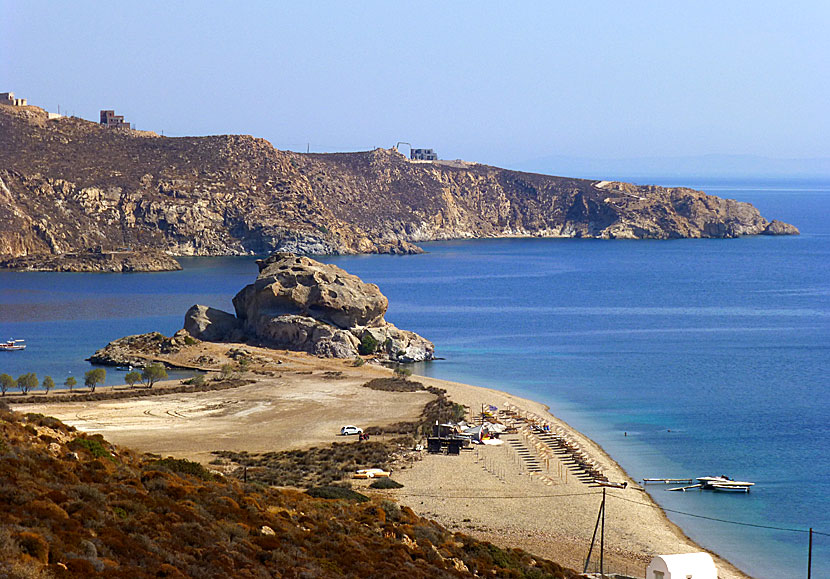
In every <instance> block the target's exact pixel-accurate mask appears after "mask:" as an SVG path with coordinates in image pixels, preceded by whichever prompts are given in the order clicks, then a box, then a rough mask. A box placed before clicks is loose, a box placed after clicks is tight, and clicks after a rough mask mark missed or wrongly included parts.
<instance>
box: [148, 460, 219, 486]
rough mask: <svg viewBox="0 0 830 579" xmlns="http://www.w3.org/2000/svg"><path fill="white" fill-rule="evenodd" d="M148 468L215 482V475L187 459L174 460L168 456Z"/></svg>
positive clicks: (150, 463) (153, 462) (152, 462)
mask: <svg viewBox="0 0 830 579" xmlns="http://www.w3.org/2000/svg"><path fill="white" fill-rule="evenodd" d="M147 466H150V467H153V468H159V469H163V470H168V471H170V472H174V473H177V474H189V475H192V476H195V477H196V478H200V479H202V480H213V478H214V476H213V474H212V473H211V472H210V471H209V470H208V469H206V468H205V467H203V466H202V465H201V464H199V463H198V462H194V461H192V460H187V459H185V458H173V457H171V456H168V457H167V458H163V459H160V460H153V461H150V462H149V463H147Z"/></svg>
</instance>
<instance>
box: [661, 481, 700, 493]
mask: <svg viewBox="0 0 830 579" xmlns="http://www.w3.org/2000/svg"><path fill="white" fill-rule="evenodd" d="M689 482H692V481H689ZM702 488H703V485H700V484H698V485H691V486H688V487H675V488H673V489H669V490H670V491H683V492H684V493H685V492H686V491H688V490H690V489H702Z"/></svg>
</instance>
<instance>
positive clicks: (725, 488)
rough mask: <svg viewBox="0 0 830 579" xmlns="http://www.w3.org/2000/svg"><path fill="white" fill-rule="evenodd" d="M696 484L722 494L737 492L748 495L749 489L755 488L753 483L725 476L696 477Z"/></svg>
mask: <svg viewBox="0 0 830 579" xmlns="http://www.w3.org/2000/svg"><path fill="white" fill-rule="evenodd" d="M697 482H699V483H700V485H701V488H703V489H708V490H715V491H722V492H739V493H748V492H749V488H750V487H752V486H755V483H753V482H746V481H740V480H732V479H731V478H729V477H728V476H726V475H721V476H701V477H698V479H697Z"/></svg>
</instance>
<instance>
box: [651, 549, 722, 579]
mask: <svg viewBox="0 0 830 579" xmlns="http://www.w3.org/2000/svg"><path fill="white" fill-rule="evenodd" d="M646 579H718V570H717V568H716V567H715V562H714V561H713V560H712V556H711V555H710V554H709V553H683V554H679V555H657V556H655V557H654V558H653V559H652V560H651V563H649V564H648V567H646Z"/></svg>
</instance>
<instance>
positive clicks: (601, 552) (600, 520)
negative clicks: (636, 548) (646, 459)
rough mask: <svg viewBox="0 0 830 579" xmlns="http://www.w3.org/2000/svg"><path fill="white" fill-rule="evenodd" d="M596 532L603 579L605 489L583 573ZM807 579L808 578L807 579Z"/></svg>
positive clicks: (595, 538) (591, 550)
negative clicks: (598, 532) (598, 533)
mask: <svg viewBox="0 0 830 579" xmlns="http://www.w3.org/2000/svg"><path fill="white" fill-rule="evenodd" d="M597 530H599V531H600V536H599V573H600V576H602V577H604V576H605V574H604V571H605V568H604V563H605V561H604V551H605V488H604V487H603V489H602V502H601V503H600V505H599V512H598V513H597V524H596V525H594V534H593V535H592V536H591V546H590V547H589V548H588V557H587V558H586V559H585V567H584V568H583V569H582V572H583V573H587V572H588V565H589V564H590V563H591V553H593V551H594V543H595V542H596V540H597ZM808 579H809V578H808Z"/></svg>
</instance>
